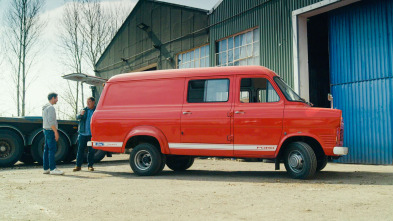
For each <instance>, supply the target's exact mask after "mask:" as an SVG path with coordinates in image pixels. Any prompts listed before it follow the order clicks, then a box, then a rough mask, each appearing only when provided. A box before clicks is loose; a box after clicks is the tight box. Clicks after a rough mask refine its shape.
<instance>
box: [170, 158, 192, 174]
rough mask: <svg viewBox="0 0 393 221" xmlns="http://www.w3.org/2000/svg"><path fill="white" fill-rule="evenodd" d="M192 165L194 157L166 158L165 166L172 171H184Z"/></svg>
mask: <svg viewBox="0 0 393 221" xmlns="http://www.w3.org/2000/svg"><path fill="white" fill-rule="evenodd" d="M192 164H194V157H191V156H167V158H166V165H167V166H168V167H169V168H170V169H171V170H174V171H184V170H187V169H188V168H190V167H191V166H192Z"/></svg>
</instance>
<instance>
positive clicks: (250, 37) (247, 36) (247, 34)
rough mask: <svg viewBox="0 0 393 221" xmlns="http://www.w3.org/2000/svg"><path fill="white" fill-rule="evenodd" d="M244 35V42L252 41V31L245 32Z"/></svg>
mask: <svg viewBox="0 0 393 221" xmlns="http://www.w3.org/2000/svg"><path fill="white" fill-rule="evenodd" d="M245 35H246V36H245V37H246V44H251V43H252V31H250V32H247V33H245Z"/></svg>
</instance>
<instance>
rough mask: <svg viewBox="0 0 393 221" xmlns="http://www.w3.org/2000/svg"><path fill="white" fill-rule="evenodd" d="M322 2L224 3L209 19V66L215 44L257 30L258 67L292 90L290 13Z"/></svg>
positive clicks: (237, 0)
mask: <svg viewBox="0 0 393 221" xmlns="http://www.w3.org/2000/svg"><path fill="white" fill-rule="evenodd" d="M320 1H322V0H224V1H223V2H222V3H221V4H220V5H219V6H218V7H217V9H216V10H215V11H214V12H213V13H212V14H211V16H210V17H209V24H210V25H211V28H210V63H211V64H212V66H215V59H214V58H215V56H214V55H215V52H216V46H215V43H216V42H217V40H220V39H222V38H225V37H228V36H230V35H233V34H236V33H239V32H242V31H244V30H247V29H250V28H253V27H256V26H258V27H259V31H260V38H261V39H260V55H261V56H260V59H261V62H260V64H261V65H262V66H266V67H268V68H270V69H272V70H273V71H275V72H276V73H278V74H280V76H281V77H283V78H284V80H285V81H286V82H287V83H288V84H289V85H290V86H292V87H293V61H292V58H293V52H292V11H293V10H296V9H299V8H302V7H305V6H308V5H311V4H314V3H317V2H320Z"/></svg>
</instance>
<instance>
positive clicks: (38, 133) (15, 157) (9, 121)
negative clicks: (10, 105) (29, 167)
mask: <svg viewBox="0 0 393 221" xmlns="http://www.w3.org/2000/svg"><path fill="white" fill-rule="evenodd" d="M58 125H59V129H58V131H59V141H58V142H57V151H56V153H55V161H56V162H57V163H60V162H65V163H67V162H71V161H73V160H75V158H76V153H77V150H78V145H77V142H78V121H72V120H59V121H58ZM44 145H45V137H44V133H43V131H42V117H17V118H12V117H0V167H8V166H13V165H14V164H15V163H16V162H18V161H21V162H23V163H26V164H30V163H34V162H37V163H39V164H42V158H43V157H42V156H43V150H44ZM85 152H87V151H85ZM105 155H106V152H104V151H96V152H95V154H94V160H95V162H99V161H101V160H102V159H103V158H104V157H105ZM84 158H85V159H86V156H85V157H84Z"/></svg>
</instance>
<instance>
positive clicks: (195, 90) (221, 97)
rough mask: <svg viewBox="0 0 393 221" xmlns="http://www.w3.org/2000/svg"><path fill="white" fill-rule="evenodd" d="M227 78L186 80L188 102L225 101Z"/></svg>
mask: <svg viewBox="0 0 393 221" xmlns="http://www.w3.org/2000/svg"><path fill="white" fill-rule="evenodd" d="M228 95H229V79H209V80H191V81H189V82H188V94H187V102H188V103H207V102H227V101H228Z"/></svg>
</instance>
